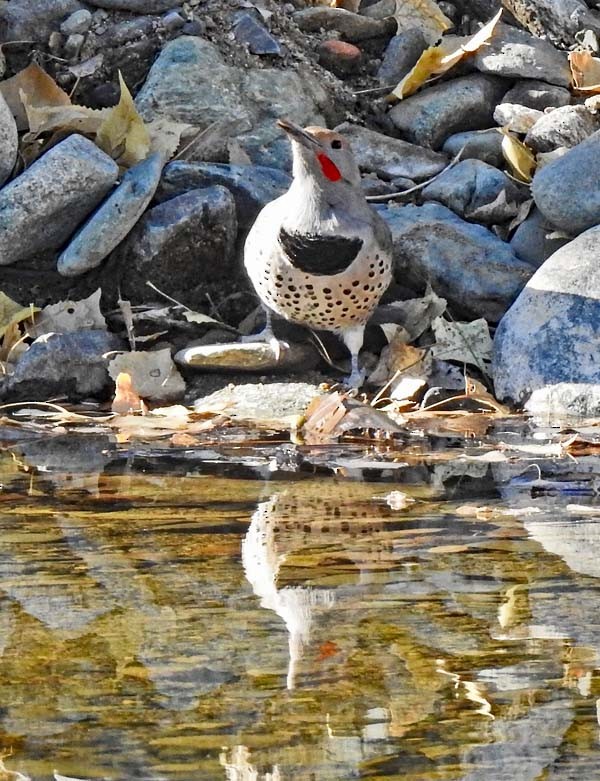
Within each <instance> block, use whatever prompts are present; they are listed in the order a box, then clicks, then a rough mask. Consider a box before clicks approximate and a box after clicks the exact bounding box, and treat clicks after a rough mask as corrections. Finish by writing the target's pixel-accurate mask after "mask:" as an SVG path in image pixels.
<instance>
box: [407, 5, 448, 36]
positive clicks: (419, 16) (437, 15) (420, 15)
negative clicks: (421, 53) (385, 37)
mask: <svg viewBox="0 0 600 781" xmlns="http://www.w3.org/2000/svg"><path fill="white" fill-rule="evenodd" d="M394 19H395V20H396V22H397V23H398V32H403V31H404V30H409V29H411V28H415V27H416V28H418V29H419V30H421V32H422V33H423V34H424V35H425V37H426V38H427V39H428V40H429V41H430V42H431V43H433V42H434V41H437V39H438V38H439V37H440V36H441V34H442V33H443V32H444V30H449V29H450V28H451V27H452V26H453V25H452V21H451V20H450V19H448V17H447V16H446V15H445V14H443V13H442V12H441V11H440V9H439V8H438V6H437V4H436V3H434V2H433V0H396V10H395V11H394Z"/></svg>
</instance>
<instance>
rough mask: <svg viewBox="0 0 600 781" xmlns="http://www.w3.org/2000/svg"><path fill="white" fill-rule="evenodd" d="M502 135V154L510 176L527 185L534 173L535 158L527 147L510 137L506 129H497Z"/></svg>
mask: <svg viewBox="0 0 600 781" xmlns="http://www.w3.org/2000/svg"><path fill="white" fill-rule="evenodd" d="M498 130H499V131H500V133H502V154H503V155H504V159H505V160H506V162H507V163H508V166H509V168H510V172H511V174H512V175H513V176H514V177H515V178H517V179H519V180H520V181H521V182H525V183H526V184H529V182H531V180H532V178H533V173H534V171H535V157H534V155H533V152H532V151H531V149H530V148H529V147H528V146H525V144H524V143H522V142H521V141H519V139H518V138H515V137H514V136H513V135H511V134H510V133H509V132H508V130H507V129H506V128H503V127H501V128H498Z"/></svg>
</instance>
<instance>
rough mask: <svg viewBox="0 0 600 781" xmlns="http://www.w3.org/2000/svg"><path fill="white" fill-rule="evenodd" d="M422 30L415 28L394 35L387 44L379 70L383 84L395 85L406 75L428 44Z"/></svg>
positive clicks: (378, 74)
mask: <svg viewBox="0 0 600 781" xmlns="http://www.w3.org/2000/svg"><path fill="white" fill-rule="evenodd" d="M428 45H429V44H428V42H427V38H425V36H424V35H423V33H422V32H421V30H419V29H418V28H416V27H415V28H413V29H411V30H406V31H405V32H403V33H400V34H399V35H394V37H393V38H392V40H391V41H390V42H389V44H388V45H387V48H386V50H385V53H384V55H383V61H382V63H381V65H380V66H379V70H378V71H377V78H378V80H379V82H380V83H381V84H386V85H389V86H395V85H396V84H398V82H399V81H400V80H401V79H403V78H404V76H406V74H407V73H408V72H409V71H410V70H411V68H412V67H413V66H414V64H415V63H416V62H417V60H418V59H419V57H420V56H421V54H423V52H424V51H425V49H426V48H427V46H428Z"/></svg>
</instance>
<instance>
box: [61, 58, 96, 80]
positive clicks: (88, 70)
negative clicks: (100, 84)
mask: <svg viewBox="0 0 600 781" xmlns="http://www.w3.org/2000/svg"><path fill="white" fill-rule="evenodd" d="M103 65H104V54H103V53H102V52H100V54H96V55H95V56H94V57H90V58H89V59H88V60H84V61H83V62H78V63H77V64H76V65H69V66H68V70H69V71H70V73H72V74H73V76H76V77H77V78H78V79H83V78H85V77H86V76H92V75H93V74H94V73H96V71H97V70H99V68H101V67H102V66H103Z"/></svg>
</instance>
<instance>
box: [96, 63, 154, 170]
mask: <svg viewBox="0 0 600 781" xmlns="http://www.w3.org/2000/svg"><path fill="white" fill-rule="evenodd" d="M119 84H120V86H121V97H120V99H119V102H118V103H117V105H116V106H114V107H113V108H111V109H110V110H109V112H108V114H107V116H106V118H105V120H104V122H103V123H102V125H101V126H100V128H99V129H98V133H97V135H96V143H97V144H98V146H99V147H100V148H101V149H102V150H104V151H105V152H106V153H107V154H109V155H110V156H111V157H112V158H113V159H115V160H117V161H118V162H119V163H120V164H121V165H124V166H127V167H130V166H132V165H135V164H136V163H139V162H141V161H142V160H144V159H145V158H146V157H147V156H148V154H149V152H150V135H149V133H148V129H147V128H146V126H145V124H144V120H143V119H142V118H141V117H140V115H139V114H138V111H137V109H136V107H135V103H134V102H133V98H132V97H131V93H130V92H129V89H128V88H127V84H125V80H124V79H123V76H122V75H121V73H120V72H119Z"/></svg>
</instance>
